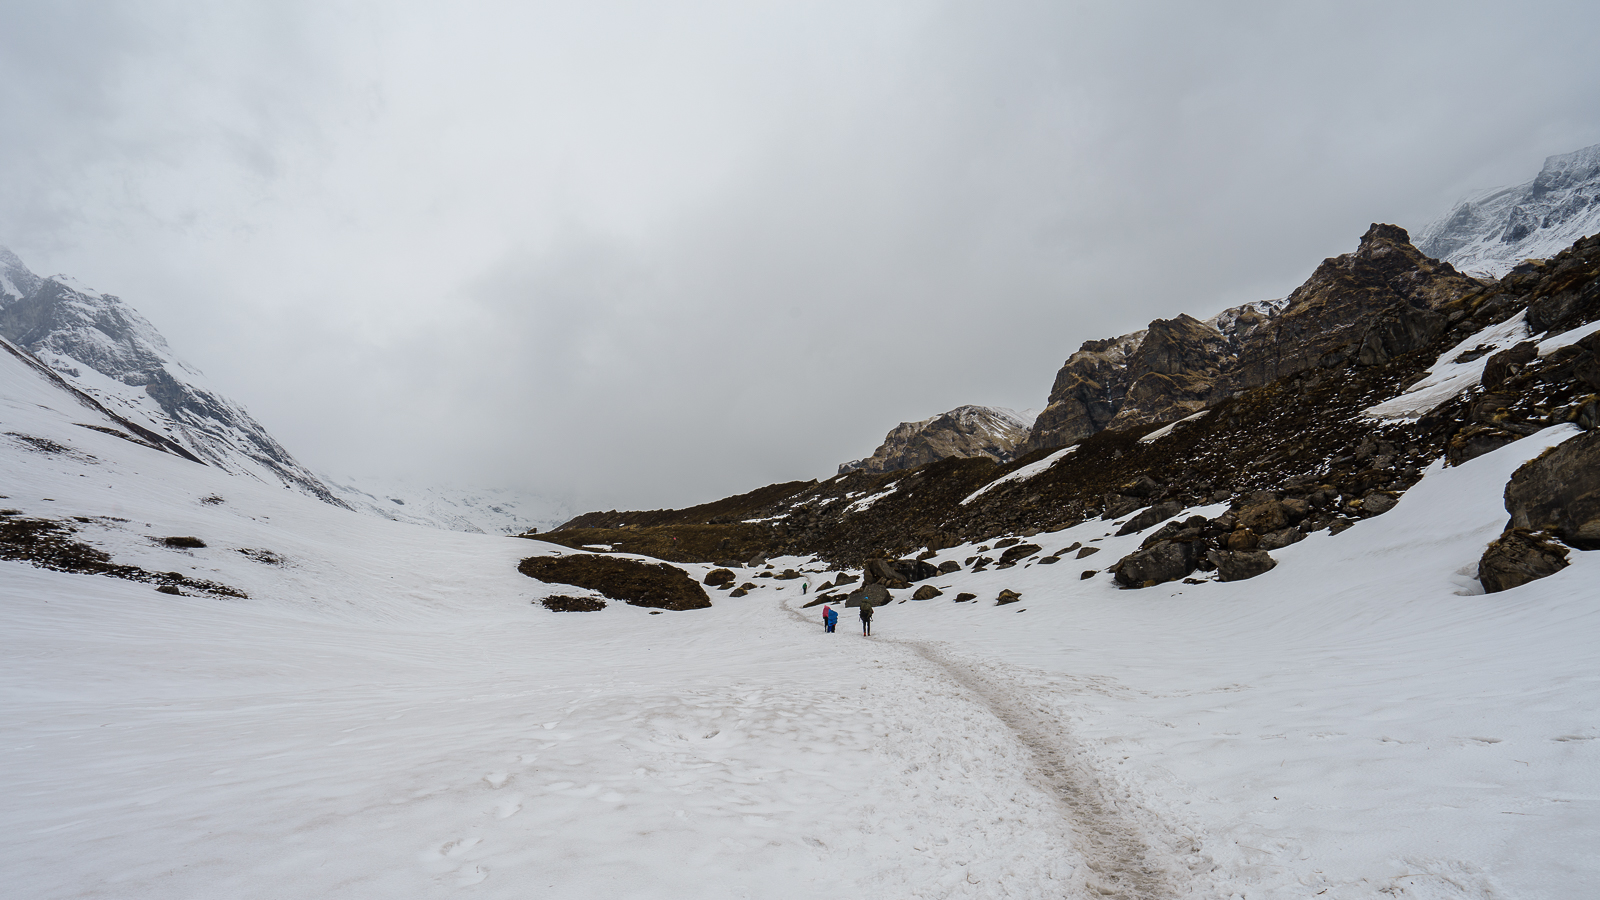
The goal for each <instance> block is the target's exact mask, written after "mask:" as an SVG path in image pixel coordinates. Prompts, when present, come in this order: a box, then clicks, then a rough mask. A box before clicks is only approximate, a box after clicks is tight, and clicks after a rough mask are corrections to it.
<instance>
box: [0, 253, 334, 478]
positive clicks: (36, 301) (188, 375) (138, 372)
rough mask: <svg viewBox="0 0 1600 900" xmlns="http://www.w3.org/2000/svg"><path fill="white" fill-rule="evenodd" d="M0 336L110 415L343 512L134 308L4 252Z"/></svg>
mask: <svg viewBox="0 0 1600 900" xmlns="http://www.w3.org/2000/svg"><path fill="white" fill-rule="evenodd" d="M0 335H4V336H5V337H6V338H8V339H9V340H11V341H12V342H13V343H15V344H16V345H18V346H19V347H22V348H24V349H26V350H27V351H29V352H31V353H32V354H33V355H34V356H35V357H37V358H38V359H40V360H42V361H43V362H44V363H45V364H46V365H48V366H50V368H52V369H53V370H55V371H56V372H57V373H59V374H60V375H62V376H63V377H64V378H65V379H66V380H67V381H68V382H69V383H71V385H72V386H73V387H74V388H76V389H78V390H81V391H83V392H84V393H85V394H88V395H89V396H91V397H93V398H94V399H95V400H96V401H97V402H99V403H100V404H102V405H104V406H105V407H106V408H107V409H108V410H110V411H111V412H112V413H114V414H116V415H117V416H120V417H122V418H123V419H126V420H128V421H130V422H133V423H136V424H138V425H139V426H140V427H141V428H144V429H148V430H149V431H150V432H152V433H154V434H156V435H160V436H161V437H162V438H164V439H166V440H170V441H172V442H173V443H175V444H177V445H178V446H181V447H183V448H185V449H186V450H187V451H188V452H189V453H190V454H192V455H193V456H194V457H195V458H197V459H199V460H201V461H203V462H205V463H206V464H208V465H212V466H216V467H217V468H219V469H222V470H224V471H226V472H232V473H234V474H239V475H247V476H250V477H254V478H257V479H260V480H262V481H265V482H267V483H269V484H281V485H283V486H285V487H288V488H290V489H292V490H297V491H300V492H302V493H305V494H309V495H311V496H313V497H316V498H318V499H320V500H324V501H327V502H329V503H333V504H336V505H339V506H343V505H345V504H344V503H343V502H342V501H340V500H339V499H338V498H336V497H335V496H334V494H333V492H332V491H330V490H329V488H328V487H327V485H325V484H323V483H322V481H321V480H320V479H319V478H317V477H316V476H315V475H313V474H312V473H311V472H310V471H309V470H307V469H306V468H305V467H304V466H302V465H300V463H299V462H297V461H296V460H295V459H294V457H293V456H291V455H290V454H289V451H287V450H285V449H284V448H283V447H282V445H280V444H279V443H278V442H277V441H276V440H274V439H273V438H272V435H270V434H268V433H267V431H266V429H264V428H262V427H261V425H260V424H258V423H257V422H256V421H255V420H254V419H252V418H251V417H250V414H249V413H248V412H246V411H245V410H244V408H243V407H241V406H239V405H238V404H236V403H234V402H232V401H230V400H228V399H227V398H225V397H223V396H221V395H220V394H218V393H216V392H215V391H212V390H210V389H208V388H206V387H205V386H204V377H203V376H202V375H201V374H200V373H199V372H198V371H196V370H194V369H193V368H190V367H189V366H188V365H185V364H184V363H183V362H182V361H181V360H179V359H178V358H177V357H176V356H175V355H174V354H173V353H172V350H171V348H169V347H168V346H167V342H166V340H165V339H164V338H162V336H161V334H160V332H158V331H156V329H155V327H154V326H153V325H151V324H150V323H149V322H147V321H146V320H145V319H144V317H143V316H140V315H139V313H138V312H137V311H135V310H134V309H133V308H132V307H130V306H128V305H127V304H125V303H123V302H122V300H121V299H119V298H118V297H116V296H113V295H111V294H102V293H98V292H95V291H93V290H91V289H89V288H87V287H84V286H83V285H80V284H78V283H76V282H74V281H73V280H72V279H70V278H67V277H65V276H55V277H52V278H40V277H39V276H38V275H35V274H34V273H33V272H31V271H29V270H28V268H27V266H25V265H23V263H22V260H20V259H18V258H17V257H16V256H15V255H14V254H12V253H11V252H10V251H9V250H5V249H4V248H0Z"/></svg>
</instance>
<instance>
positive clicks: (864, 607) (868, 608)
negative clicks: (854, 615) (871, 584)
mask: <svg viewBox="0 0 1600 900" xmlns="http://www.w3.org/2000/svg"><path fill="white" fill-rule="evenodd" d="M861 634H862V636H863V637H872V598H870V597H862V598H861Z"/></svg>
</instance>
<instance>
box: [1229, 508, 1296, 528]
mask: <svg viewBox="0 0 1600 900" xmlns="http://www.w3.org/2000/svg"><path fill="white" fill-rule="evenodd" d="M1235 518H1236V519H1237V520H1238V522H1239V524H1240V525H1243V526H1244V527H1246V528H1248V529H1250V530H1251V531H1254V532H1255V533H1256V534H1270V533H1271V532H1274V531H1277V530H1279V529H1281V528H1284V527H1285V526H1287V525H1288V524H1289V511H1288V510H1286V509H1284V508H1283V504H1281V503H1279V502H1278V501H1276V500H1258V501H1255V502H1253V503H1250V504H1249V505H1247V506H1244V507H1242V508H1241V509H1240V510H1239V512H1238V513H1236V514H1235Z"/></svg>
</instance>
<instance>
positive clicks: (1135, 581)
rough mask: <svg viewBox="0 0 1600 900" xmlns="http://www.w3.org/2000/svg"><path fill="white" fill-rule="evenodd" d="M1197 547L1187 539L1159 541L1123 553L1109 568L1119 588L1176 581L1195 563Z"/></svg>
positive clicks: (1191, 568) (1196, 560) (1197, 558)
mask: <svg viewBox="0 0 1600 900" xmlns="http://www.w3.org/2000/svg"><path fill="white" fill-rule="evenodd" d="M1197 551H1198V548H1197V547H1196V545H1195V543H1194V542H1191V541H1162V542H1161V543H1159V544H1156V545H1155V546H1153V547H1151V548H1149V549H1148V550H1139V551H1136V552H1134V553H1130V554H1128V555H1127V556H1124V557H1123V558H1122V559H1121V561H1119V562H1118V563H1117V565H1116V567H1115V568H1114V569H1113V571H1114V572H1115V573H1116V578H1117V583H1118V584H1120V585H1122V586H1123V587H1130V588H1140V587H1151V586H1153V585H1157V584H1161V583H1163V582H1167V581H1177V580H1178V579H1180V578H1182V577H1184V576H1185V575H1188V574H1189V573H1190V572H1193V571H1194V570H1195V566H1196V565H1198V564H1199V561H1200V554H1199V553H1198V552H1197Z"/></svg>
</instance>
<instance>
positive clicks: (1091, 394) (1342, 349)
mask: <svg viewBox="0 0 1600 900" xmlns="http://www.w3.org/2000/svg"><path fill="white" fill-rule="evenodd" d="M1480 286H1481V285H1480V284H1479V283H1478V282H1477V281H1475V280H1474V279H1471V278H1468V277H1466V276H1464V275H1462V274H1461V273H1459V272H1457V271H1456V270H1455V269H1454V268H1452V267H1451V266H1449V265H1448V264H1444V263H1439V262H1437V261H1435V260H1432V259H1429V258H1427V257H1426V256H1424V255H1423V254H1422V253H1421V252H1419V251H1418V250H1417V249H1416V248H1415V247H1413V246H1411V243H1410V239H1409V236H1408V235H1407V234H1406V231H1405V229H1403V228H1399V227H1397V226H1394V225H1373V226H1372V227H1371V228H1370V229H1368V231H1367V233H1366V234H1365V235H1363V236H1362V239H1361V244H1360V246H1358V247H1357V248H1356V251H1355V252H1354V253H1347V254H1345V255H1343V256H1338V257H1334V258H1332V259H1327V260H1324V261H1323V263H1322V265H1321V266H1319V267H1318V268H1317V271H1316V272H1315V273H1313V274H1312V276H1311V278H1310V279H1308V280H1307V281H1306V283H1305V284H1303V285H1301V286H1300V287H1298V288H1296V289H1295V291H1294V293H1292V294H1290V295H1289V296H1288V297H1287V298H1285V299H1284V300H1282V301H1278V302H1266V303H1254V304H1247V305H1245V306H1241V307H1236V308H1234V309H1230V310H1227V311H1225V312H1223V313H1222V314H1221V315H1218V316H1217V317H1215V318H1213V319H1211V320H1210V321H1208V322H1201V321H1199V320H1197V319H1194V318H1191V317H1189V316H1187V315H1181V316H1178V317H1177V318H1175V319H1157V320H1156V321H1154V322H1151V323H1150V327H1149V328H1147V329H1145V330H1143V331H1138V332H1134V333H1133V334H1129V335H1124V336H1122V337H1120V338H1110V339H1107V340H1103V341H1088V342H1086V343H1085V344H1084V345H1083V348H1082V349H1081V350H1079V351H1078V352H1077V353H1075V354H1073V355H1072V356H1071V357H1070V358H1069V359H1068V360H1067V361H1066V363H1065V364H1064V365H1063V366H1062V367H1061V371H1060V372H1059V373H1058V374H1057V375H1056V381H1055V384H1054V385H1053V386H1052V387H1051V389H1050V400H1049V403H1048V405H1047V406H1046V407H1045V409H1044V412H1042V413H1040V414H1039V418H1038V420H1037V421H1036V422H1035V423H1034V427H1033V431H1032V432H1031V433H1030V434H1029V435H1028V439H1027V440H1026V441H1025V442H1023V445H1022V447H1021V448H1020V450H1019V452H1021V453H1026V452H1029V451H1033V450H1040V449H1044V448H1048V447H1063V446H1068V445H1070V444H1074V443H1077V442H1078V441H1081V440H1083V439H1084V438H1087V437H1089V436H1090V435H1092V434H1095V433H1096V432H1099V431H1102V430H1105V429H1107V428H1110V429H1114V430H1120V429H1125V428H1132V427H1134V426H1138V425H1154V424H1157V423H1161V422H1170V421H1173V420H1175V419H1181V418H1184V417H1186V416H1189V415H1192V414H1194V413H1196V412H1199V411H1201V410H1204V409H1206V408H1208V407H1210V406H1212V405H1214V404H1216V403H1218V402H1220V401H1221V400H1223V399H1224V398H1226V397H1229V396H1232V395H1233V394H1235V393H1237V392H1239V391H1241V390H1249V389H1251V388H1256V387H1260V386H1262V385H1265V384H1269V383H1271V382H1273V381H1276V380H1278V379H1280V378H1283V377H1286V376H1288V375H1293V374H1294V373H1296V372H1301V371H1304V370H1306V369H1310V368H1314V367H1317V366H1324V365H1327V364H1329V363H1336V362H1340V361H1342V360H1343V359H1344V357H1347V356H1359V357H1360V361H1361V362H1362V364H1364V365H1375V364H1378V363H1382V362H1387V361H1388V360H1389V359H1391V358H1393V357H1394V356H1396V355H1398V354H1400V353H1405V352H1408V351H1410V350H1414V349H1416V348H1418V347H1421V346H1423V345H1424V344H1426V343H1428V342H1429V341H1430V340H1432V339H1433V337H1435V336H1436V335H1438V334H1439V333H1440V332H1441V331H1442V330H1443V328H1444V326H1445V324H1446V322H1445V320H1444V318H1443V317H1442V316H1439V315H1438V314H1437V313H1436V312H1435V309H1436V308H1437V307H1439V306H1440V305H1442V304H1443V303H1445V302H1447V301H1448V300H1450V299H1452V298H1455V297H1459V296H1460V295H1461V294H1462V293H1464V292H1466V291H1468V290H1471V289H1473V288H1476V287H1480ZM1375 323H1376V324H1375Z"/></svg>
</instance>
